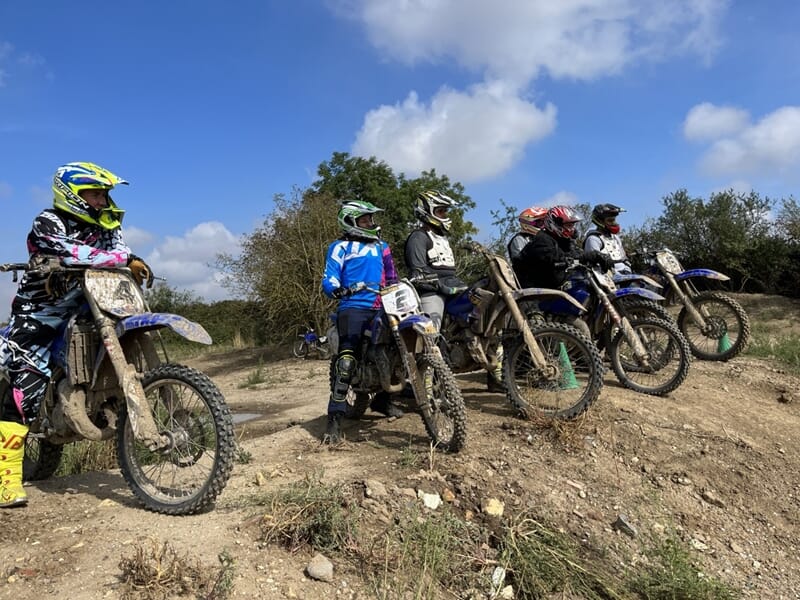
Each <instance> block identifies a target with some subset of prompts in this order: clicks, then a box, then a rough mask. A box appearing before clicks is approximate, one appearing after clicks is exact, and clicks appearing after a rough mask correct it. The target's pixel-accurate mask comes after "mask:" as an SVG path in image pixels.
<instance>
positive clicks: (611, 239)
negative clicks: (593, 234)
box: [597, 234, 628, 262]
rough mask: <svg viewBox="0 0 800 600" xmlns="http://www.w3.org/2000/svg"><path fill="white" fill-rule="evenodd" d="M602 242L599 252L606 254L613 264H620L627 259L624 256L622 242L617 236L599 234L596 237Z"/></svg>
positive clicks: (626, 256)
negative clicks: (612, 260)
mask: <svg viewBox="0 0 800 600" xmlns="http://www.w3.org/2000/svg"><path fill="white" fill-rule="evenodd" d="M597 237H598V238H600V240H601V242H602V246H601V251H602V252H603V253H604V254H608V255H609V256H610V257H611V258H613V259H614V261H615V262H620V261H623V260H627V259H628V255H627V254H625V248H623V247H622V240H620V239H619V236H617V235H605V234H601V235H598V236H597Z"/></svg>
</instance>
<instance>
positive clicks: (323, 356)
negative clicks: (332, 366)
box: [317, 342, 331, 360]
mask: <svg viewBox="0 0 800 600" xmlns="http://www.w3.org/2000/svg"><path fill="white" fill-rule="evenodd" d="M317 353H318V354H319V358H320V360H328V359H329V358H330V357H331V345H330V344H329V343H328V342H320V343H318V344H317Z"/></svg>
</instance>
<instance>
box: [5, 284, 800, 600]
mask: <svg viewBox="0 0 800 600" xmlns="http://www.w3.org/2000/svg"><path fill="white" fill-rule="evenodd" d="M744 303H745V304H746V307H747V308H748V310H749V311H750V313H751V317H752V320H753V322H754V323H764V322H767V321H769V322H770V323H771V324H772V325H774V326H775V327H776V328H777V329H776V330H778V331H789V330H793V331H795V332H797V329H798V327H800V325H799V323H800V305H799V304H798V303H796V302H789V301H787V300H785V299H776V298H767V297H757V296H754V297H748V298H747V299H746V302H744ZM289 356H290V353H289V351H288V350H287V351H285V353H284V354H283V355H281V356H278V355H267V354H265V352H264V351H263V350H259V349H255V350H243V351H237V352H231V353H226V354H210V355H207V356H204V357H202V358H198V359H193V360H190V361H186V362H188V363H189V364H191V365H192V366H194V367H197V368H199V369H201V370H203V371H204V372H206V373H207V374H208V375H209V376H210V377H211V378H212V379H213V380H214V381H215V382H216V383H217V385H218V386H219V387H220V389H221V390H222V392H223V393H224V395H225V396H226V399H227V402H228V403H229V405H230V407H231V409H232V411H233V412H234V413H235V414H240V415H243V414H253V415H255V416H256V418H254V419H251V420H247V421H245V422H244V423H241V424H239V425H237V428H236V429H237V435H238V436H239V439H240V443H241V446H242V448H243V450H245V451H246V452H248V453H249V454H250V455H251V456H252V460H251V461H250V462H249V463H247V464H240V463H237V464H236V466H235V468H234V472H233V475H232V477H231V479H230V482H229V483H228V486H227V487H226V489H225V490H224V492H223V493H222V494H221V496H220V497H219V499H218V502H217V506H216V508H215V509H214V510H213V511H211V512H208V513H205V514H201V515H194V516H189V517H168V516H162V515H156V514H153V513H150V512H147V511H144V510H142V509H141V508H139V507H138V505H137V504H136V502H135V500H134V498H133V496H132V494H131V493H130V491H129V490H128V489H127V487H126V485H125V483H124V481H123V479H122V477H121V475H120V474H119V472H118V471H109V472H102V473H89V474H83V475H79V476H71V477H60V478H52V479H50V480H47V481H42V482H35V483H33V484H31V485H29V486H28V487H27V491H28V495H29V499H30V501H29V505H28V506H27V507H25V508H21V509H15V510H13V511H10V510H6V511H3V512H0V528H1V529H0V531H2V536H0V577H1V579H0V598H14V599H22V598H41V597H50V596H56V597H67V598H74V599H96V598H117V597H119V593H120V581H119V576H120V573H121V570H120V567H119V563H120V559H121V557H124V556H130V555H131V554H132V553H133V551H134V548H135V547H136V546H137V545H143V544H161V543H163V542H165V541H167V542H169V543H170V544H171V545H172V546H173V547H174V548H175V549H176V550H177V551H178V552H179V553H186V554H187V555H189V556H192V557H195V558H196V559H198V560H200V561H202V562H203V563H204V564H207V565H209V566H211V567H213V566H218V565H219V562H218V559H217V557H218V556H219V554H220V553H221V552H223V551H227V552H228V553H229V554H230V555H232V556H233V557H234V559H235V564H236V570H235V579H234V583H233V597H237V598H256V597H260V598H301V599H302V598H314V599H319V598H331V597H334V596H336V597H338V598H366V597H368V596H367V594H366V592H365V591H364V590H363V587H362V586H361V585H360V583H359V580H358V578H357V576H355V575H354V574H353V573H352V572H351V571H349V570H348V569H347V568H345V567H344V566H343V565H338V564H334V579H333V581H332V582H330V583H326V582H320V581H314V580H312V579H309V578H308V577H307V576H306V575H305V573H304V569H305V566H306V564H307V563H308V560H309V558H310V557H309V555H308V554H304V553H302V552H300V553H296V554H289V553H288V552H285V551H283V550H281V549H280V548H277V547H274V546H267V547H263V544H259V543H258V542H257V540H256V539H255V538H254V536H253V535H252V532H251V531H249V530H248V528H247V527H246V526H245V524H246V522H247V521H248V519H250V518H252V517H253V516H254V514H255V513H257V509H256V508H254V507H252V506H250V507H247V506H244V507H242V502H240V500H241V499H242V498H243V497H245V496H247V495H249V494H252V493H253V492H254V491H257V490H259V489H265V488H264V486H280V485H284V484H286V483H288V482H292V481H296V480H298V479H300V478H302V477H304V476H305V475H307V474H310V473H324V475H323V477H324V478H325V479H326V480H336V481H346V482H363V481H364V480H365V479H370V480H376V481H379V482H381V483H383V484H384V485H385V486H386V488H387V489H389V490H393V489H395V487H396V488H399V489H402V488H423V489H425V491H437V492H439V493H441V492H442V491H443V489H444V488H445V487H448V488H450V490H451V491H453V492H454V495H455V498H454V500H453V501H454V502H455V503H457V504H458V505H459V506H460V507H461V508H463V509H470V510H474V511H476V512H479V511H480V506H481V502H482V501H483V500H484V499H487V498H496V499H499V500H501V501H503V502H504V503H505V506H506V511H507V512H508V513H510V512H513V511H517V510H521V509H524V508H531V509H533V510H535V511H536V513H537V514H538V515H542V516H546V517H547V518H548V519H549V520H550V521H551V522H553V523H557V524H560V526H561V527H562V528H563V529H564V530H565V531H568V532H570V533H572V534H574V535H575V536H576V538H577V539H591V540H592V542H593V543H594V544H596V545H599V546H602V547H605V548H608V549H609V551H610V552H612V553H616V554H618V555H619V556H620V557H625V556H633V555H635V554H636V552H637V551H638V550H639V549H640V544H642V541H643V540H644V539H645V538H647V537H649V536H653V535H658V534H659V532H661V531H663V530H665V529H669V530H674V531H677V532H678V533H679V535H680V536H681V538H682V539H683V540H685V541H686V543H687V546H688V547H689V548H691V552H692V555H693V558H695V559H696V560H697V561H698V563H699V564H701V565H702V566H703V569H704V571H705V572H706V573H708V574H709V575H713V576H714V577H717V578H718V579H721V580H722V581H724V582H727V583H729V584H731V585H733V586H736V587H737V588H739V589H742V590H743V592H744V597H746V598H770V599H795V598H800V591H798V590H800V560H798V554H800V462H799V461H798V455H800V434H798V431H800V387H798V383H800V379H798V378H797V377H795V376H793V375H791V374H789V373H787V372H786V371H785V370H783V369H781V368H780V366H779V365H778V363H776V362H774V361H770V360H759V359H753V358H748V357H740V358H737V359H734V360H733V361H731V362H729V363H714V362H701V361H694V362H693V364H692V367H691V370H690V374H689V377H688V378H687V380H686V381H685V383H684V384H683V385H682V386H681V387H680V388H679V389H678V390H676V391H675V392H673V393H672V394H670V395H669V396H668V397H665V398H656V397H650V396H644V395H641V394H637V393H634V392H631V391H629V390H626V389H623V388H622V387H620V385H619V384H618V383H617V382H616V380H615V379H614V377H613V374H612V373H608V374H607V375H606V378H605V387H604V389H603V392H602V394H601V396H600V399H599V400H598V401H597V403H596V404H595V405H594V406H593V407H592V408H590V410H589V411H588V412H587V413H586V415H585V417H584V418H583V419H582V421H580V423H578V424H576V425H574V426H573V427H572V429H571V433H570V435H569V439H568V440H567V441H566V442H565V441H564V440H563V439H562V440H560V441H558V440H555V441H554V440H553V437H552V436H551V435H548V434H547V431H546V430H542V429H541V428H537V427H536V426H534V425H533V424H531V423H528V422H525V421H522V420H520V419H518V418H516V417H515V416H514V413H513V411H512V410H511V408H510V406H509V405H508V404H507V403H506V401H505V399H504V398H503V397H502V396H500V395H496V394H488V393H486V392H485V391H484V388H485V386H484V385H483V381H484V379H483V377H482V376H481V375H480V374H477V373H476V374H469V375H463V376H459V378H458V380H459V382H460V384H461V386H462V390H463V394H464V398H465V401H466V405H467V408H468V432H469V441H468V445H467V447H466V449H465V450H463V451H462V452H461V453H459V454H456V455H444V454H436V455H434V456H433V458H432V460H433V465H432V466H433V470H434V471H436V472H438V474H440V475H441V476H442V477H441V478H436V477H434V478H427V479H426V477H425V472H430V470H431V469H430V467H431V464H430V462H429V461H430V457H429V452H428V442H427V437H426V435H425V431H424V428H423V424H422V421H421V419H420V418H419V416H418V415H416V414H413V413H412V414H407V415H406V416H404V417H403V418H401V419H396V420H389V419H384V418H378V417H379V416H378V415H375V414H372V413H367V415H366V416H365V417H364V419H363V420H361V421H359V422H348V423H347V424H346V425H345V434H346V439H347V441H346V442H345V443H344V444H343V445H342V446H341V447H339V448H337V449H335V450H331V449H329V448H327V447H325V446H322V445H320V443H319V439H320V437H321V434H322V432H323V429H324V417H323V413H324V411H325V406H326V402H327V377H328V375H327V373H328V367H327V363H326V362H325V361H320V360H298V359H295V358H289ZM259 365H263V367H262V368H263V371H264V374H265V377H266V379H267V381H265V382H264V383H261V384H259V385H257V386H255V387H251V388H245V387H241V385H242V384H243V383H244V382H245V381H246V380H247V378H248V375H250V374H251V373H253V372H254V371H255V370H256V369H257V368H258V367H259ZM409 451H413V452H416V453H418V454H419V455H420V456H421V457H423V459H424V460H423V462H424V465H423V466H424V468H423V470H422V474H421V472H420V468H419V467H416V468H410V467H404V466H402V464H401V456H402V455H403V454H404V453H408V452H409ZM620 514H623V515H625V517H626V518H627V521H628V522H629V523H630V524H631V525H633V526H634V527H635V528H636V530H637V532H638V533H637V535H636V537H633V538H632V537H629V536H626V535H621V534H620V533H619V532H617V531H615V530H614V529H613V528H612V526H611V524H612V523H613V522H614V521H615V520H616V519H617V517H618V516H619V515H620ZM454 597H457V596H454Z"/></svg>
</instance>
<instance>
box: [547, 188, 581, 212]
mask: <svg viewBox="0 0 800 600" xmlns="http://www.w3.org/2000/svg"><path fill="white" fill-rule="evenodd" d="M577 203H578V196H577V195H575V194H573V193H572V192H567V191H564V190H561V191H560V192H556V193H555V194H553V195H552V196H550V197H549V198H545V199H544V200H542V202H541V205H542V206H545V207H548V208H549V207H551V206H561V205H567V206H574V205H575V204H577Z"/></svg>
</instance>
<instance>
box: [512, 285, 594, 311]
mask: <svg viewBox="0 0 800 600" xmlns="http://www.w3.org/2000/svg"><path fill="white" fill-rule="evenodd" d="M511 296H512V297H513V298H514V300H516V301H517V303H519V301H520V300H536V301H539V300H548V299H550V300H564V301H566V302H569V303H570V304H572V305H573V306H574V307H575V308H577V309H578V310H579V311H580V313H579V314H583V313H585V312H586V307H585V306H583V304H581V303H580V302H578V301H577V300H575V298H573V297H572V296H570V295H569V294H567V293H566V292H562V291H561V290H551V289H549V288H522V289H520V290H513V292H512V294H511Z"/></svg>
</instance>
